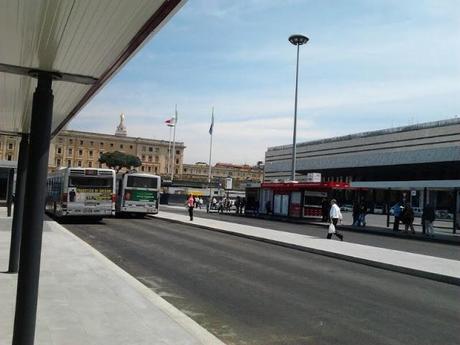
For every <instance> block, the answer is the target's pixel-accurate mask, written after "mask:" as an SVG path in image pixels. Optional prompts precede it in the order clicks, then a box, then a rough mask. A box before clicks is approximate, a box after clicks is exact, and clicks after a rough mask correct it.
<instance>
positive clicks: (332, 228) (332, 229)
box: [327, 199, 343, 241]
mask: <svg viewBox="0 0 460 345" xmlns="http://www.w3.org/2000/svg"><path fill="white" fill-rule="evenodd" d="M329 218H330V219H331V223H330V224H329V229H328V232H327V239H328V240H330V239H331V238H332V235H335V236H337V237H338V238H339V239H340V241H343V235H342V234H339V233H338V232H337V223H338V222H339V220H340V221H342V218H343V217H342V212H340V207H339V206H338V205H337V201H336V200H335V199H332V200H331V210H330V211H329Z"/></svg>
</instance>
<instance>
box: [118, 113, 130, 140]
mask: <svg viewBox="0 0 460 345" xmlns="http://www.w3.org/2000/svg"><path fill="white" fill-rule="evenodd" d="M115 135H116V136H119V137H126V136H127V135H128V130H127V129H126V126H125V114H123V113H121V114H120V124H119V125H118V126H117V130H116V131H115Z"/></svg>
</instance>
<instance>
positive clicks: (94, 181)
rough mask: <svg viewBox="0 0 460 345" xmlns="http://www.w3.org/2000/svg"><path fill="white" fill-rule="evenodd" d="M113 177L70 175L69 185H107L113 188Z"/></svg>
mask: <svg viewBox="0 0 460 345" xmlns="http://www.w3.org/2000/svg"><path fill="white" fill-rule="evenodd" d="M112 185H113V179H112V178H111V177H88V176H70V178H69V187H107V188H112Z"/></svg>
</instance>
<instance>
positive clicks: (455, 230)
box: [452, 188, 458, 235]
mask: <svg viewBox="0 0 460 345" xmlns="http://www.w3.org/2000/svg"><path fill="white" fill-rule="evenodd" d="M457 209H458V188H454V224H453V229H452V233H453V234H454V235H455V234H456V233H457Z"/></svg>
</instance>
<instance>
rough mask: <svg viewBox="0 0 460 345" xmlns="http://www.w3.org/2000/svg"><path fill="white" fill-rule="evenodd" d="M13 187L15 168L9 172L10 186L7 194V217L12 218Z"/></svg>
mask: <svg viewBox="0 0 460 345" xmlns="http://www.w3.org/2000/svg"><path fill="white" fill-rule="evenodd" d="M13 185H14V168H11V169H9V171H8V185H7V192H6V210H7V214H6V215H7V216H8V217H11V205H12V204H13Z"/></svg>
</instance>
